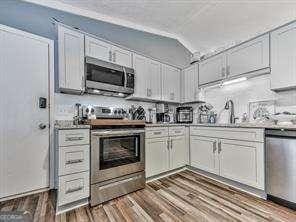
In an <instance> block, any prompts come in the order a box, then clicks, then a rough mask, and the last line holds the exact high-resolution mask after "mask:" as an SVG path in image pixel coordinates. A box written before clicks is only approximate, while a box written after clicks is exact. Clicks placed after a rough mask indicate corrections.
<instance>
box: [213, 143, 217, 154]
mask: <svg viewBox="0 0 296 222" xmlns="http://www.w3.org/2000/svg"><path fill="white" fill-rule="evenodd" d="M216 150H217V141H215V142H214V143H213V153H215V152H216Z"/></svg>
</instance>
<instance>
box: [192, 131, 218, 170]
mask: <svg viewBox="0 0 296 222" xmlns="http://www.w3.org/2000/svg"><path fill="white" fill-rule="evenodd" d="M217 152H218V150H217V139H215V138H208V137H199V136H191V138H190V161H191V163H190V164H191V166H193V167H196V168H198V169H201V170H205V171H207V172H210V173H215V174H218V173H219V162H218V156H217Z"/></svg>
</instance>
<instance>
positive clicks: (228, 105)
mask: <svg viewBox="0 0 296 222" xmlns="http://www.w3.org/2000/svg"><path fill="white" fill-rule="evenodd" d="M224 109H226V110H229V109H230V118H229V121H230V124H234V123H235V121H236V119H238V118H235V116H234V104H233V101H232V100H231V99H229V100H227V101H226V104H225V107H224Z"/></svg>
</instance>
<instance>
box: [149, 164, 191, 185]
mask: <svg viewBox="0 0 296 222" xmlns="http://www.w3.org/2000/svg"><path fill="white" fill-rule="evenodd" d="M184 170H186V167H185V166H184V167H180V168H177V169H174V170H171V171H167V172H164V173H161V174H158V175H156V176H152V177H148V178H146V183H149V182H152V181H154V180H158V179H161V178H164V177H167V176H170V175H173V174H176V173H179V172H181V171H184Z"/></svg>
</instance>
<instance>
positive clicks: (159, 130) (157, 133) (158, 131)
mask: <svg viewBox="0 0 296 222" xmlns="http://www.w3.org/2000/svg"><path fill="white" fill-rule="evenodd" d="M145 132H146V138H158V137H166V136H168V133H169V132H168V127H153V128H146V130H145Z"/></svg>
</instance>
